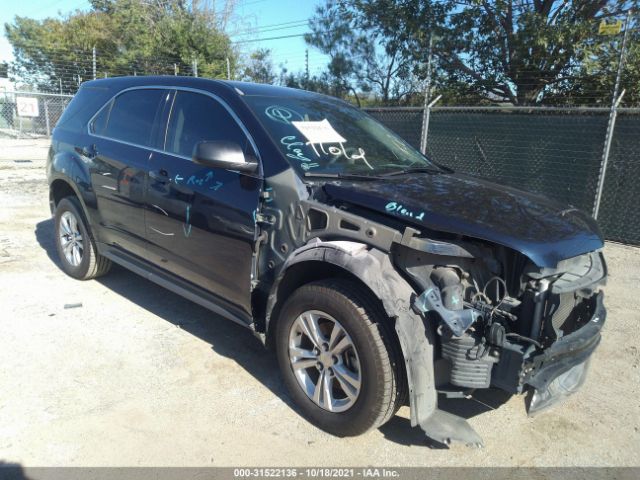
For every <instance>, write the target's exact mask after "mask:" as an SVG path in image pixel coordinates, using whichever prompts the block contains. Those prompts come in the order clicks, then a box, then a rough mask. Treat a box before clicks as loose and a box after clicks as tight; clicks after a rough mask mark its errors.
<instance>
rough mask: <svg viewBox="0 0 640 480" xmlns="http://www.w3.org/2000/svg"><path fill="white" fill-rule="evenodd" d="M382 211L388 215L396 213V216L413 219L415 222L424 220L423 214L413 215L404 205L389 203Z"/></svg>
mask: <svg viewBox="0 0 640 480" xmlns="http://www.w3.org/2000/svg"><path fill="white" fill-rule="evenodd" d="M384 209H385V210H386V211H387V212H390V213H397V214H398V215H403V216H405V217H411V218H415V219H416V220H422V219H423V218H424V212H420V213H417V214H416V213H415V212H413V211H412V210H409V209H408V208H405V207H404V205H402V204H400V203H396V202H389V203H387V204H386V205H385V207H384Z"/></svg>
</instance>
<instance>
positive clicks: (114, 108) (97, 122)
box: [91, 89, 166, 146]
mask: <svg viewBox="0 0 640 480" xmlns="http://www.w3.org/2000/svg"><path fill="white" fill-rule="evenodd" d="M164 95H166V90H159V89H153V90H152V89H149V90H132V91H130V92H125V93H123V94H122V95H119V96H118V97H116V98H115V100H114V101H113V103H112V104H111V105H107V106H106V107H105V108H104V109H103V110H102V111H101V112H100V114H99V115H98V116H97V117H96V118H95V119H94V121H93V123H92V126H91V130H92V132H94V133H96V134H97V135H103V136H105V137H109V138H113V139H116V140H122V141H125V142H130V143H135V144H137V145H144V146H150V145H151V135H152V131H153V122H154V120H155V118H156V115H157V112H158V110H159V108H160V105H161V100H162V98H163V96H164Z"/></svg>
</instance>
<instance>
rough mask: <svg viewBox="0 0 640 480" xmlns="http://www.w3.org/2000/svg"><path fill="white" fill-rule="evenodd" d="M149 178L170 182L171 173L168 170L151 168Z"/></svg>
mask: <svg viewBox="0 0 640 480" xmlns="http://www.w3.org/2000/svg"><path fill="white" fill-rule="evenodd" d="M149 178H153V179H154V180H155V181H156V182H158V183H169V180H170V179H169V173H167V171H166V170H164V169H161V170H151V171H150V172H149Z"/></svg>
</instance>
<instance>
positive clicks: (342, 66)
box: [305, 0, 417, 105]
mask: <svg viewBox="0 0 640 480" xmlns="http://www.w3.org/2000/svg"><path fill="white" fill-rule="evenodd" d="M361 14H362V12H361V11H360V10H358V9H353V8H349V7H348V5H346V4H345V3H343V2H339V1H337V0H328V1H327V2H326V4H325V5H321V6H319V7H317V8H316V11H315V14H314V16H313V17H312V18H311V20H310V21H309V26H310V28H311V33H309V34H307V35H306V36H305V40H306V42H307V43H308V44H309V45H311V46H314V47H316V48H318V49H319V50H320V51H321V52H322V53H324V54H326V55H328V56H329V57H330V61H329V65H328V68H327V71H328V74H329V77H330V83H331V84H332V89H333V94H334V95H335V96H338V97H344V96H345V95H348V94H351V95H353V96H354V98H355V99H356V101H357V102H358V104H360V96H362V95H370V94H373V95H374V96H375V97H377V99H378V100H379V101H380V102H382V104H385V105H386V104H388V103H390V102H391V100H393V102H394V103H397V102H398V101H400V100H401V99H402V98H403V97H405V96H407V95H410V94H412V93H414V92H415V91H416V89H417V82H416V81H415V79H414V77H413V76H412V71H413V68H412V63H411V62H412V60H411V59H410V58H409V57H407V56H403V55H402V52H401V49H400V44H399V43H398V42H397V41H396V38H395V37H394V36H391V35H381V34H378V33H377V32H373V31H371V30H370V29H367V28H366V22H365V21H364V19H363V18H361ZM363 27H364V28H363Z"/></svg>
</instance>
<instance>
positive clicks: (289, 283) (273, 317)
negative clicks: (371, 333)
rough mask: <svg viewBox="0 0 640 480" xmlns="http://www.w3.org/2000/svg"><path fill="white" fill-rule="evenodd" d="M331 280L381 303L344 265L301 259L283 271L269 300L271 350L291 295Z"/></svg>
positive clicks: (267, 334)
mask: <svg viewBox="0 0 640 480" xmlns="http://www.w3.org/2000/svg"><path fill="white" fill-rule="evenodd" d="M316 253H318V252H316ZM305 257H306V256H305ZM331 278H342V279H345V280H349V281H351V282H353V283H355V284H357V285H358V286H360V287H361V288H362V289H363V290H364V291H365V292H366V293H367V294H368V295H370V296H371V298H372V299H374V300H376V301H378V302H379V301H380V299H379V298H378V296H377V294H376V292H374V291H373V290H372V289H371V288H370V287H369V286H368V285H367V284H366V283H365V282H363V281H362V280H361V279H360V278H358V276H357V275H356V274H355V273H354V272H353V271H351V270H349V269H348V268H345V266H344V265H340V264H337V263H330V262H327V261H325V260H322V259H320V258H300V259H298V261H296V262H292V263H291V264H290V265H288V266H287V268H286V269H284V270H283V272H282V274H281V276H280V277H279V278H278V280H277V281H276V282H277V285H274V287H273V288H272V293H271V295H269V299H268V300H267V315H266V325H265V334H266V339H265V341H266V345H267V346H268V347H269V348H272V347H273V339H274V335H273V332H274V331H275V327H276V323H277V320H278V316H279V314H280V309H281V307H282V305H283V304H284V302H285V301H286V299H287V298H288V297H289V295H290V294H291V293H293V292H294V291H295V290H296V289H298V288H300V287H301V286H303V285H306V284H308V283H312V282H315V281H318V280H325V279H331Z"/></svg>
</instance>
